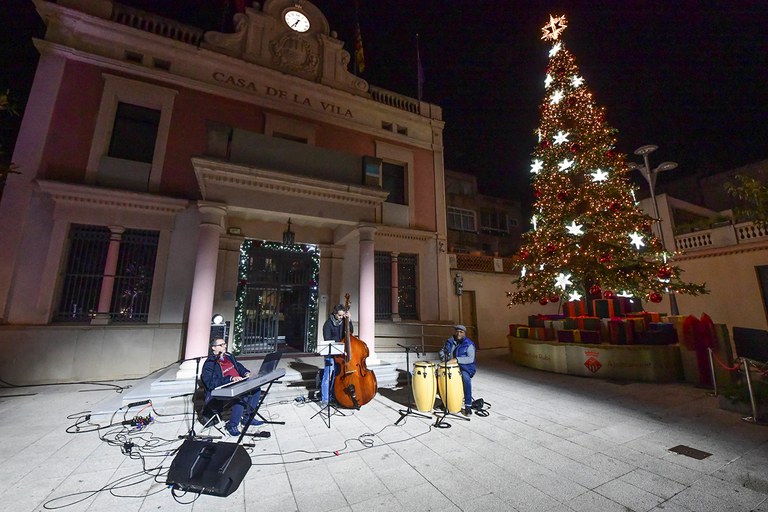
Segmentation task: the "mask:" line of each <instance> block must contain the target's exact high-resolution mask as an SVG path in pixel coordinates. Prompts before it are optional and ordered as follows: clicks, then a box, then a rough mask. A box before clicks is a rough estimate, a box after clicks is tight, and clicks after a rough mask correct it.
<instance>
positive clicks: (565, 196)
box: [557, 192, 568, 202]
mask: <svg viewBox="0 0 768 512" xmlns="http://www.w3.org/2000/svg"><path fill="white" fill-rule="evenodd" d="M566 199H568V192H558V193H557V200H558V201H560V202H563V201H565V200H566Z"/></svg>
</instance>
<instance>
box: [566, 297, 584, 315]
mask: <svg viewBox="0 0 768 512" xmlns="http://www.w3.org/2000/svg"><path fill="white" fill-rule="evenodd" d="M563 312H564V313H565V314H566V315H568V316H582V315H586V314H587V305H586V304H585V303H584V301H583V300H571V301H568V302H566V303H565V304H563Z"/></svg>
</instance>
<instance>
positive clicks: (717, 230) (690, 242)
mask: <svg viewBox="0 0 768 512" xmlns="http://www.w3.org/2000/svg"><path fill="white" fill-rule="evenodd" d="M761 240H768V229H766V228H765V227H760V226H757V225H755V224H754V223H752V222H744V223H741V224H735V225H733V224H728V225H726V226H718V227H713V228H710V229H703V230H701V231H695V232H693V233H685V234H683V235H677V236H675V249H677V250H678V251H683V252H691V251H700V250H703V249H713V248H717V247H728V246H730V245H737V244H745V243H751V242H757V241H761Z"/></svg>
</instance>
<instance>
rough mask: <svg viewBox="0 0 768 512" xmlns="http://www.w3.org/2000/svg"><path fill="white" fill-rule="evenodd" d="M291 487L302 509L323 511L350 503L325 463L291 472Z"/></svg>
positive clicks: (315, 511)
mask: <svg viewBox="0 0 768 512" xmlns="http://www.w3.org/2000/svg"><path fill="white" fill-rule="evenodd" d="M289 478H290V482H291V489H293V494H294V496H295V498H296V503H297V504H298V508H299V510H300V511H307V512H321V511H328V510H334V509H337V508H339V507H343V506H347V505H348V503H347V501H346V499H345V498H344V495H343V494H342V492H341V489H339V487H338V485H337V484H336V482H335V481H334V479H333V477H332V476H331V474H330V473H328V471H327V470H326V469H325V467H324V466H323V465H312V466H309V467H304V468H301V469H299V470H296V471H293V472H291V473H289Z"/></svg>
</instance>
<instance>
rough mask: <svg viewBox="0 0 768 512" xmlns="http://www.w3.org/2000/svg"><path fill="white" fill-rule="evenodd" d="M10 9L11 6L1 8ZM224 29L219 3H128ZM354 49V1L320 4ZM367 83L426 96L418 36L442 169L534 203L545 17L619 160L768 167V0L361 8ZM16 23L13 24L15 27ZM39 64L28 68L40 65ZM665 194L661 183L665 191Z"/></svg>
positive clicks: (19, 43)
mask: <svg viewBox="0 0 768 512" xmlns="http://www.w3.org/2000/svg"><path fill="white" fill-rule="evenodd" d="M3 3H4V5H5V4H6V2H3ZM123 3H126V4H129V5H134V6H137V7H141V8H144V9H146V10H153V11H155V12H158V13H160V14H163V15H166V16H169V17H175V18H177V19H180V21H183V22H186V23H189V24H193V25H197V26H200V27H202V28H205V29H210V30H218V29H219V28H220V27H221V23H222V21H221V20H222V17H221V14H220V11H219V5H220V4H217V3H216V2H215V1H214V0H185V1H180V0H166V1H150V0H126V1H124V2H123ZM314 3H315V5H317V6H318V7H319V8H320V9H321V10H322V11H323V12H324V13H325V14H326V16H327V17H328V20H329V23H330V25H331V29H332V30H336V31H337V32H338V36H339V38H340V39H342V40H344V41H345V42H346V43H347V44H346V47H347V48H348V49H350V48H352V47H353V31H354V22H355V10H354V4H355V2H354V0H323V1H320V0H318V1H316V2H314ZM358 4H359V20H360V27H361V32H362V39H363V46H364V49H365V57H366V70H365V73H364V74H363V77H364V78H366V79H367V80H368V81H369V83H371V84H372V85H376V86H378V87H383V88H385V89H389V90H391V91H395V92H399V93H402V94H405V95H408V96H412V97H416V96H417V72H416V34H417V33H419V35H420V36H419V40H420V54H421V60H422V65H423V68H424V75H425V78H426V81H425V83H424V97H423V99H424V100H425V101H429V102H431V103H435V104H438V105H440V106H442V107H443V109H444V118H445V121H446V128H445V160H446V168H449V169H452V170H457V171H464V172H471V173H473V174H476V175H477V176H478V180H479V183H480V191H481V192H483V193H487V194H491V195H499V196H504V197H510V198H519V199H521V200H523V201H524V202H527V201H529V200H530V189H529V185H528V184H529V177H530V174H529V168H530V163H529V162H530V158H529V155H530V153H531V151H532V149H533V146H534V144H535V136H534V131H535V130H536V128H537V127H538V125H539V105H540V104H541V102H542V101H543V98H544V76H545V72H544V69H545V67H546V64H547V53H548V50H549V47H550V43H548V42H544V41H541V39H540V37H541V26H543V25H544V23H546V22H547V21H548V19H549V14H553V15H560V14H565V15H566V17H567V18H568V24H569V26H568V29H567V30H566V31H565V34H564V41H565V44H566V46H567V47H568V49H569V50H570V51H571V52H572V53H573V54H574V56H575V58H576V63H577V64H578V66H579V68H580V71H581V75H582V76H583V77H584V78H585V79H586V85H587V87H588V88H589V89H590V90H592V92H593V93H594V97H595V100H596V101H597V104H598V105H600V106H604V107H605V108H606V120H607V122H608V124H610V125H611V126H613V127H615V128H617V129H618V131H619V134H618V149H619V151H621V152H624V153H629V154H631V153H632V152H633V151H634V149H635V148H637V147H639V146H642V145H644V144H656V145H658V146H659V150H658V151H657V152H656V153H654V154H652V155H651V165H653V166H655V165H657V164H659V163H661V162H662V161H665V160H673V161H676V162H678V163H679V164H680V167H679V168H678V169H676V170H675V171H672V172H670V173H666V174H667V176H662V177H663V178H664V179H672V178H674V176H672V175H673V174H678V175H679V176H682V175H690V174H691V173H701V174H709V173H712V172H716V171H720V170H727V169H731V168H734V167H737V166H741V165H744V164H747V163H751V162H756V161H759V160H764V159H768V70H767V67H768V65H767V64H766V62H768V57H766V55H768V36H766V29H767V28H768V7H767V6H766V4H765V2H764V1H742V0H730V1H727V2H726V1H706V0H702V1H690V0H689V1H653V2H651V1H631V0H611V1H608V0H589V1H575V0H572V1H552V2H544V1H537V2H532V1H515V0H506V1H503V0H493V1H491V0H476V1H471V0H444V1H438V0H358ZM8 6H9V7H8V9H2V11H3V12H2V13H1V14H0V26H2V27H10V30H4V31H3V34H2V35H1V36H0V37H2V39H1V40H0V59H1V60H0V62H2V69H0V87H2V88H3V89H5V88H7V87H11V88H12V90H13V91H14V93H15V94H16V96H18V97H21V98H22V99H23V98H24V97H25V95H26V90H27V89H28V87H29V83H31V76H32V72H33V69H34V61H35V60H36V57H35V56H36V53H35V51H34V49H33V48H32V44H31V41H30V37H31V36H32V35H33V34H38V35H39V34H40V23H39V22H38V21H37V20H36V15H35V13H34V6H33V4H32V2H31V0H11V1H10V3H9V4H8ZM6 18H7V19H6ZM30 62H31V63H32V66H30ZM631 157H632V158H633V159H635V160H636V161H640V159H639V157H635V156H634V155H631ZM662 181H663V180H662Z"/></svg>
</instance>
